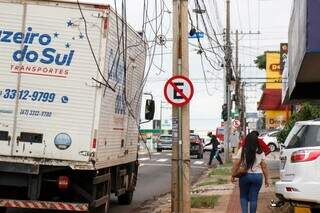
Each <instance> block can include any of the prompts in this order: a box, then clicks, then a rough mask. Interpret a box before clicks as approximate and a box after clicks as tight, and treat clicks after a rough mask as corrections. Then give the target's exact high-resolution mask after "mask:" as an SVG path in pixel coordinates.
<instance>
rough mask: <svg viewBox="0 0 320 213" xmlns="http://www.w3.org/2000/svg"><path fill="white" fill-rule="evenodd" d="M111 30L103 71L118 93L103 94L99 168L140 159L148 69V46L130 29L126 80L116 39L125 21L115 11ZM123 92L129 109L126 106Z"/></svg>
mask: <svg viewBox="0 0 320 213" xmlns="http://www.w3.org/2000/svg"><path fill="white" fill-rule="evenodd" d="M117 24H118V32H117ZM108 27H109V28H108V42H107V50H106V51H107V53H106V59H105V70H104V72H105V75H106V76H108V77H109V79H110V83H111V84H112V85H115V86H116V87H115V89H116V92H115V93H113V92H106V93H105V94H102V104H101V113H100V122H99V123H100V124H99V131H98V136H99V137H98V146H97V162H96V166H97V168H103V167H105V166H110V165H119V164H124V163H127V162H133V161H135V160H136V159H137V144H138V143H137V142H138V122H139V119H138V118H139V117H140V105H141V94H142V93H141V85H142V80H143V75H144V68H145V49H144V45H145V43H144V42H143V41H142V39H141V37H140V36H139V35H138V34H137V33H135V32H134V31H133V30H132V29H131V28H128V36H127V38H128V40H127V42H128V43H127V46H128V48H127V64H126V67H127V75H126V78H125V77H124V66H125V64H124V63H123V48H122V40H118V39H117V38H118V36H120V37H121V33H122V31H121V29H122V20H121V19H120V18H118V19H117V18H116V15H115V13H114V12H113V11H110V14H109V17H108ZM125 79H126V81H125ZM124 90H125V91H126V97H127V102H128V103H130V104H129V105H130V109H129V108H128V106H127V104H126V100H125V95H124ZM129 110H130V111H131V112H129ZM131 114H133V116H134V117H135V118H133V117H132V115H131Z"/></svg>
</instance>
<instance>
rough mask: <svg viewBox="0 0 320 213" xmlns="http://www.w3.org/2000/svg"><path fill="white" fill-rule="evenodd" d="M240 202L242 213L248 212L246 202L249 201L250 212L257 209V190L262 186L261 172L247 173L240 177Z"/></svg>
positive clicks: (252, 212)
mask: <svg viewBox="0 0 320 213" xmlns="http://www.w3.org/2000/svg"><path fill="white" fill-rule="evenodd" d="M239 186H240V204H241V209H242V213H248V203H249V202H250V213H255V212H256V211H257V202H258V195H259V191H260V189H261V186H262V174H261V173H247V174H246V175H244V176H242V177H240V180H239Z"/></svg>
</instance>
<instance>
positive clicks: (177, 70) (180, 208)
mask: <svg viewBox="0 0 320 213" xmlns="http://www.w3.org/2000/svg"><path fill="white" fill-rule="evenodd" d="M172 3H173V4H172V8H173V10H172V17H173V21H172V29H173V32H174V33H173V44H172V74H173V76H175V75H179V76H185V77H188V76H189V54H188V53H189V46H188V31H189V29H188V0H173V2H172ZM174 82H176V81H174ZM177 83H179V82H177ZM170 85H171V84H170ZM175 86H176V87H177V88H178V90H177V89H176V90H174V91H175V92H173V90H172V92H173V94H172V93H171V95H173V96H174V100H173V102H175V100H176V99H177V98H178V99H179V98H181V97H182V98H181V99H180V100H179V103H184V102H185V103H186V102H188V101H190V99H191V97H192V96H188V95H186V93H185V92H184V88H181V87H182V85H179V84H178V85H177V84H175ZM170 87H172V88H174V87H173V86H172V85H171V86H170ZM181 90H182V91H181ZM179 91H181V93H180V92H179ZM182 94H184V95H185V96H186V98H185V97H183V95H182ZM169 95H170V94H169ZM188 99H189V100H188ZM170 100H171V99H170ZM187 100H188V101H187ZM180 101H181V102H180ZM172 123H173V126H174V124H177V125H175V126H177V129H178V130H176V133H177V135H178V137H177V138H176V139H175V143H173V144H172V167H171V173H172V174H171V212H176V213H180V212H183V213H190V211H191V204H190V175H189V173H190V108H189V105H188V104H185V105H183V104H182V105H181V107H180V106H173V107H172ZM173 142H174V141H173Z"/></svg>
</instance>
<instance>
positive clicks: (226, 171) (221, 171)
mask: <svg viewBox="0 0 320 213" xmlns="http://www.w3.org/2000/svg"><path fill="white" fill-rule="evenodd" d="M216 175H219V176H229V175H231V168H230V167H219V168H215V169H212V170H211V171H210V172H209V174H208V176H209V177H212V176H216Z"/></svg>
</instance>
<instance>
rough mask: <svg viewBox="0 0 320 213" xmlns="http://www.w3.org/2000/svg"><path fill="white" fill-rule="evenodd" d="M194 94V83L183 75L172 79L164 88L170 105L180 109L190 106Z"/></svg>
mask: <svg viewBox="0 0 320 213" xmlns="http://www.w3.org/2000/svg"><path fill="white" fill-rule="evenodd" d="M193 93H194V90H193V85H192V82H191V81H190V79H189V78H187V77H185V76H182V75H176V76H173V77H171V78H170V79H169V80H168V81H167V82H166V84H165V86H164V97H165V98H166V100H167V101H168V102H169V103H170V104H172V105H174V106H178V107H182V106H184V105H186V104H188V103H189V102H190V100H191V98H192V96H193Z"/></svg>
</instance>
